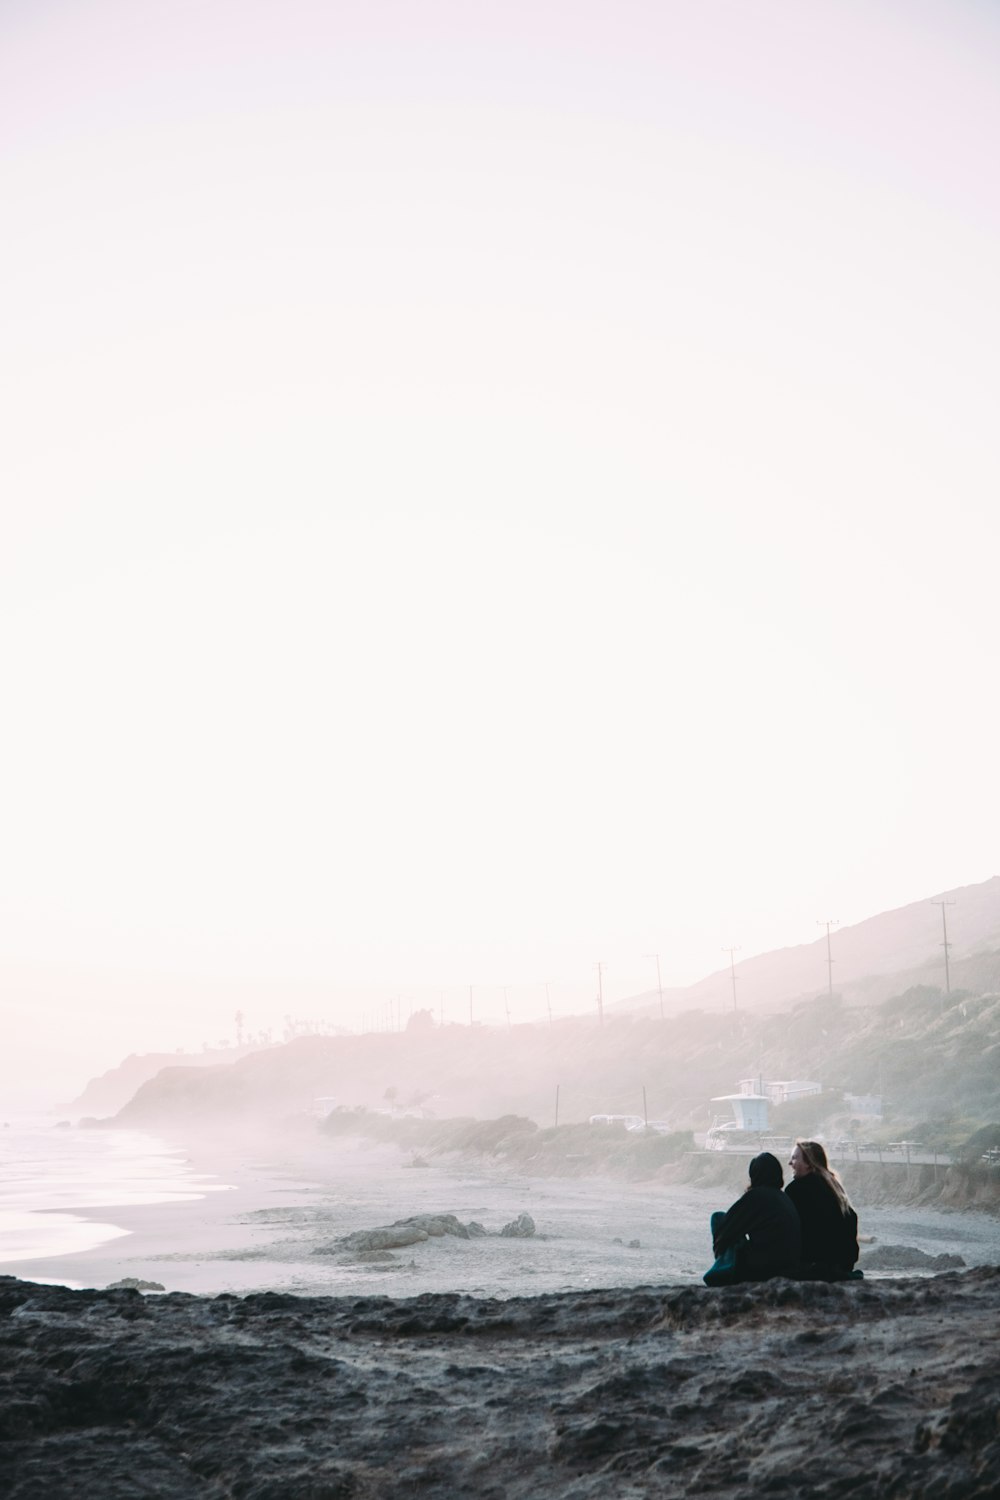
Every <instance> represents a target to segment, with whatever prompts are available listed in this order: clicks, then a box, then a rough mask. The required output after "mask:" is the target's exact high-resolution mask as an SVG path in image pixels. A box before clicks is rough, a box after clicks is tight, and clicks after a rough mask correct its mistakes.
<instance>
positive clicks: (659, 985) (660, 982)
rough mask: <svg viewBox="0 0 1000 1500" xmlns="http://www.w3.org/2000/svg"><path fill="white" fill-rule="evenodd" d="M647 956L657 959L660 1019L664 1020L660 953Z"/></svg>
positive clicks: (647, 955)
mask: <svg viewBox="0 0 1000 1500" xmlns="http://www.w3.org/2000/svg"><path fill="white" fill-rule="evenodd" d="M646 957H647V958H655V959H656V988H657V991H658V993H659V996H660V1020H661V1021H662V1020H663V980H662V979H661V978H660V955H659V954H658V953H647V954H646Z"/></svg>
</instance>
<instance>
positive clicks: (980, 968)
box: [614, 875, 1000, 1014]
mask: <svg viewBox="0 0 1000 1500" xmlns="http://www.w3.org/2000/svg"><path fill="white" fill-rule="evenodd" d="M935 900H937V901H941V900H944V901H947V902H949V903H954V904H953V905H952V904H949V905H948V907H947V909H946V910H947V922H948V943H949V960H950V965H951V983H952V987H953V988H957V987H961V988H965V989H971V990H973V991H977V992H980V993H982V992H985V991H986V990H987V989H996V988H1000V876H997V875H994V876H993V877H992V878H991V879H990V880H984V881H981V882H980V883H979V884H977V885H966V886H959V887H957V888H956V889H955V890H951V891H944V892H932V893H930V894H929V895H928V899H927V900H924V901H914V902H911V903H910V904H909V905H908V906H901V907H898V908H896V909H895V910H894V911H886V912H880V913H879V915H878V916H874V917H868V918H866V919H865V921H863V922H856V923H854V924H853V925H852V926H849V927H837V928H834V930H833V932H832V934H831V948H830V952H831V954H832V957H833V987H834V989H835V990H836V991H837V992H838V993H839V994H840V995H841V996H843V998H844V999H845V1000H847V1001H848V1002H849V1003H851V1004H853V1003H859V1002H862V1001H871V1000H884V999H886V998H887V997H888V996H889V995H892V994H899V993H901V991H903V990H905V989H908V988H910V987H911V986H912V985H915V984H934V985H938V984H939V985H942V986H943V985H944V984H945V969H944V949H943V947H942V924H941V908H940V907H939V906H935V905H934V904H933V902H934V901H935ZM736 974H737V980H736V998H737V1004H738V1007H739V1009H740V1010H751V1011H763V1010H777V1009H779V1008H784V1007H786V1006H788V1005H789V1004H791V1003H792V1002H793V1001H796V1000H801V999H806V998H810V997H812V996H815V995H819V994H823V993H825V992H826V991H827V989H828V987H829V970H828V967H827V946H826V936H825V935H823V934H821V935H820V936H819V937H817V938H816V939H815V940H814V941H812V942H809V943H801V944H799V945H798V946H797V947H794V948H779V949H776V950H774V951H773V952H770V953H760V954H757V955H755V956H753V957H748V958H745V959H742V960H741V961H740V962H738V963H737V965H736ZM732 997H733V991H732V977H731V973H730V970H729V969H728V968H725V969H719V970H717V971H716V972H715V973H714V974H709V975H708V976H707V977H706V978H704V979H699V980H698V981H697V983H695V984H691V985H687V986H685V987H683V988H675V989H669V990H666V991H664V1004H665V1006H667V1007H669V1009H670V1010H671V1011H673V1012H676V1011H680V1010H692V1009H701V1010H715V1011H731V1010H732ZM614 1009H621V1010H637V1009H638V1010H648V1011H650V1012H652V1011H654V1010H655V1012H656V1013H657V1014H659V996H658V994H657V993H656V991H655V990H647V991H645V992H644V993H643V994H641V995H634V996H631V997H630V998H628V999H626V1000H622V1001H620V1002H618V1004H617V1005H616V1006H615V1007H614Z"/></svg>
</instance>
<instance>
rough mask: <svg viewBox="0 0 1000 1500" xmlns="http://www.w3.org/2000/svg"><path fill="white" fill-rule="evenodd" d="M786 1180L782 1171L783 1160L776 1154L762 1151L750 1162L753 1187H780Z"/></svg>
mask: <svg viewBox="0 0 1000 1500" xmlns="http://www.w3.org/2000/svg"><path fill="white" fill-rule="evenodd" d="M784 1180H785V1179H784V1177H783V1176H782V1173H781V1162H780V1161H779V1160H778V1158H777V1157H776V1156H772V1155H771V1153H770V1151H762V1152H761V1153H760V1155H759V1156H755V1157H754V1159H753V1161H752V1162H751V1163H750V1185H751V1187H773V1188H780V1187H781V1186H782V1185H783V1183H784Z"/></svg>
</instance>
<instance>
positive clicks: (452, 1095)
mask: <svg viewBox="0 0 1000 1500" xmlns="http://www.w3.org/2000/svg"><path fill="white" fill-rule="evenodd" d="M758 1076H763V1077H765V1078H770V1079H790V1078H805V1079H812V1080H815V1081H816V1082H818V1083H820V1084H821V1085H822V1089H823V1093H822V1095H821V1096H820V1097H819V1098H818V1099H804V1100H801V1101H798V1102H797V1103H794V1104H789V1105H786V1106H783V1107H782V1109H779V1110H777V1111H775V1119H774V1121H773V1125H774V1128H775V1129H784V1130H787V1131H788V1132H789V1133H799V1132H808V1131H811V1130H815V1129H817V1128H819V1127H820V1126H821V1125H822V1123H823V1121H824V1120H826V1119H831V1120H835V1121H837V1122H838V1125H837V1127H836V1128H838V1129H848V1128H850V1125H851V1121H850V1107H849V1105H848V1103H847V1102H846V1101H845V1099H844V1095H845V1094H851V1095H868V1094H878V1095H881V1096H882V1097H883V1099H884V1119H883V1121H882V1122H881V1124H877V1123H876V1122H873V1121H866V1122H864V1123H863V1124H862V1123H861V1122H855V1124H856V1128H857V1129H859V1130H863V1131H864V1134H865V1135H866V1136H869V1137H871V1136H873V1135H875V1136H877V1134H878V1131H879V1130H881V1131H882V1133H883V1136H884V1138H885V1139H889V1138H896V1137H898V1136H899V1135H900V1134H901V1133H902V1132H904V1131H905V1132H906V1133H911V1132H912V1131H913V1130H915V1129H916V1128H917V1127H918V1126H919V1128H920V1130H921V1134H920V1136H919V1139H921V1140H922V1141H924V1142H925V1143H926V1144H928V1145H933V1146H936V1147H938V1148H939V1149H950V1148H953V1147H957V1146H961V1145H962V1143H963V1142H964V1141H966V1140H967V1139H968V1138H969V1137H970V1136H972V1135H973V1134H974V1133H975V1131H977V1130H978V1129H980V1128H982V1127H983V1126H986V1125H988V1124H990V1123H991V1122H993V1121H997V1120H1000V993H998V992H997V991H991V992H989V993H986V994H979V995H973V994H969V993H966V992H962V991H955V992H953V993H952V994H951V995H950V996H949V995H946V994H945V993H944V992H943V991H941V990H940V989H937V988H934V987H932V986H918V987H911V988H910V989H908V990H905V991H904V992H902V993H901V994H898V995H893V996H890V997H889V998H888V999H886V1000H883V1001H881V1002H879V1003H877V1004H869V1005H853V1006H851V1005H847V1004H846V1003H845V1002H844V1001H843V1000H841V999H839V998H838V997H836V996H834V997H833V998H830V997H827V996H824V997H823V998H822V999H819V1000H810V1001H805V1002H802V1003H800V1004H799V1005H796V1006H793V1007H791V1008H790V1009H789V1010H787V1011H785V1012H782V1013H779V1014H772V1015H764V1016H749V1015H742V1014H741V1015H738V1016H736V1017H727V1018H725V1020H724V1021H720V1018H719V1016H718V1015H715V1014H711V1013H706V1012H704V1011H694V1012H689V1013H686V1014H683V1015H679V1016H673V1017H668V1018H666V1019H665V1020H662V1021H661V1020H660V1019H659V1018H658V1017H656V1018H653V1017H649V1016H628V1015H625V1016H617V1017H613V1018H610V1019H608V1020H607V1021H606V1023H605V1025H604V1026H600V1025H598V1024H597V1023H596V1021H593V1020H587V1021H582V1020H573V1021H564V1022H560V1023H557V1024H555V1025H552V1026H517V1027H513V1028H510V1029H506V1028H502V1029H501V1028H488V1027H471V1028H470V1027H461V1026H445V1027H439V1026H436V1025H434V1024H433V1022H432V1021H431V1020H430V1018H429V1016H426V1017H425V1023H424V1024H419V1025H412V1026H411V1027H410V1028H409V1029H408V1030H406V1031H403V1032H398V1033H372V1034H367V1035H363V1036H344V1037H300V1038H297V1039H295V1040H294V1041H291V1042H289V1043H287V1044H286V1045H284V1046H278V1047H272V1048H269V1049H267V1050H265V1051H261V1052H257V1053H254V1054H252V1055H250V1056H247V1057H243V1058H241V1059H239V1060H238V1061H236V1062H234V1063H232V1064H230V1065H229V1066H224V1067H216V1068H212V1069H209V1070H205V1069H194V1068H187V1067H169V1068H165V1069H163V1070H162V1071H161V1072H160V1073H159V1074H158V1075H157V1076H156V1078H155V1079H152V1080H150V1081H149V1082H147V1083H145V1084H143V1085H142V1087H141V1088H139V1090H138V1091H137V1093H136V1094H135V1096H134V1098H133V1099H132V1100H131V1101H130V1102H129V1103H128V1104H127V1105H125V1106H124V1108H122V1109H121V1110H120V1111H119V1112H118V1114H117V1115H116V1117H115V1122H116V1123H118V1124H122V1125H149V1124H165V1123H166V1124H169V1123H171V1122H173V1123H175V1124H176V1123H179V1122H181V1121H183V1122H186V1123H190V1122H191V1121H193V1120H194V1121H205V1122H210V1121H215V1122H217V1123H218V1124H220V1125H221V1124H224V1123H225V1122H227V1121H229V1122H240V1123H241V1125H242V1126H243V1127H248V1126H251V1125H253V1124H254V1123H256V1124H258V1125H261V1126H265V1125H266V1123H267V1122H268V1121H269V1120H272V1119H274V1118H277V1117H280V1116H284V1115H289V1114H301V1113H303V1112H313V1113H316V1114H322V1113H327V1112H329V1110H330V1109H333V1108H337V1107H340V1108H345V1109H354V1108H358V1107H363V1108H366V1109H378V1108H382V1109H385V1110H387V1111H392V1112H397V1113H398V1112H400V1111H406V1110H410V1111H413V1112H414V1113H429V1114H433V1115H435V1116H437V1117H440V1118H449V1117H452V1118H453V1117H459V1116H471V1117H474V1118H477V1119H490V1118H495V1117H497V1116H500V1115H504V1114H515V1115H522V1116H526V1117H528V1118H530V1119H532V1120H534V1121H536V1122H538V1123H539V1124H541V1125H543V1126H548V1125H551V1124H553V1123H555V1120H556V1112H557V1109H558V1118H559V1121H560V1122H561V1123H570V1122H573V1121H582V1120H586V1119H587V1118H588V1117H589V1116H590V1115H593V1114H601V1113H622V1114H635V1115H639V1116H642V1115H643V1114H644V1113H645V1114H646V1115H647V1116H648V1118H649V1119H651V1120H653V1119H656V1120H662V1121H664V1122H666V1124H667V1125H668V1126H669V1127H670V1128H671V1129H676V1130H689V1129H690V1130H703V1129H705V1128H706V1127H707V1126H708V1125H709V1124H710V1123H711V1121H712V1118H713V1116H714V1115H715V1114H719V1115H721V1116H724V1117H725V1116H727V1115H728V1113H729V1109H728V1106H727V1105H725V1104H718V1103H716V1104H713V1103H712V1100H713V1098H715V1097H716V1096H719V1095H724V1094H728V1093H732V1092H733V1091H734V1090H735V1088H736V1087H737V1084H738V1082H739V1080H740V1079H743V1078H755V1077H758ZM557 1091H558V1097H557ZM644 1091H645V1095H644Z"/></svg>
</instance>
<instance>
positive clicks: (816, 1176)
mask: <svg viewBox="0 0 1000 1500" xmlns="http://www.w3.org/2000/svg"><path fill="white" fill-rule="evenodd" d="M788 1165H789V1166H790V1167H791V1169H792V1180H791V1182H790V1183H789V1184H788V1186H787V1187H786V1188H785V1194H786V1196H787V1197H788V1198H790V1199H791V1200H792V1202H793V1203H794V1205H795V1208H796V1211H797V1213H798V1216H799V1220H800V1222H801V1225H802V1267H801V1270H800V1272H799V1274H800V1275H801V1276H804V1277H807V1278H809V1279H810V1280H814V1281H844V1280H846V1278H847V1277H848V1276H852V1275H853V1276H860V1274H861V1273H860V1271H855V1270H854V1265H855V1262H856V1261H857V1258H858V1216H857V1214H856V1213H855V1212H854V1209H853V1208H852V1206H851V1201H850V1199H849V1198H848V1196H847V1193H846V1191H845V1188H844V1184H843V1183H842V1182H841V1180H840V1178H839V1177H838V1176H837V1174H836V1172H835V1171H834V1170H833V1168H832V1167H831V1166H830V1163H829V1162H828V1161H827V1156H826V1152H825V1151H824V1149H823V1147H822V1146H821V1145H820V1143H819V1141H796V1142H795V1147H794V1149H793V1151H792V1155H791V1158H790V1159H789V1162H788Z"/></svg>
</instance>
